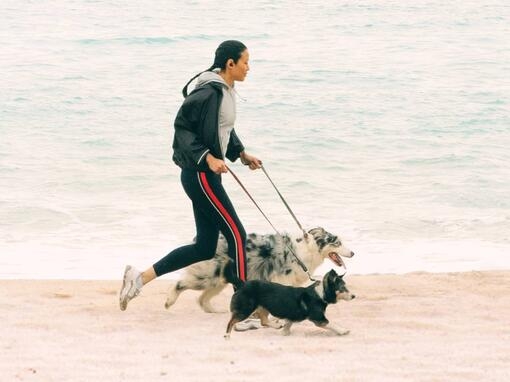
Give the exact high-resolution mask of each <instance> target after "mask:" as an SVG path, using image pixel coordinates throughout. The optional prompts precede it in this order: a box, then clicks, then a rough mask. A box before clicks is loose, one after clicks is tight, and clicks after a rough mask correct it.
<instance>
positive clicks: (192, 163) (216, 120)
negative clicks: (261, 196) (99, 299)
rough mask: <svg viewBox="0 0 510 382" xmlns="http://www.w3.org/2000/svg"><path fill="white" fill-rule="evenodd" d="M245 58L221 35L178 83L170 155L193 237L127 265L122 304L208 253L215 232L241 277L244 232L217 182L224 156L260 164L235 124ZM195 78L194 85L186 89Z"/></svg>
mask: <svg viewBox="0 0 510 382" xmlns="http://www.w3.org/2000/svg"><path fill="white" fill-rule="evenodd" d="M248 61H249V53H248V49H247V48H246V46H245V45H244V44H243V43H242V42H240V41H236V40H228V41H224V42H222V43H221V44H220V45H219V46H218V48H217V49H216V53H215V58H214V63H213V65H212V66H211V67H210V68H209V69H207V70H206V71H204V72H201V73H199V74H197V75H196V76H194V77H193V78H191V79H190V80H189V81H188V83H187V84H186V85H185V86H184V88H183V89H182V94H183V96H184V97H185V100H184V102H183V104H182V106H181V107H180V109H179V111H178V112H177V116H176V118H175V122H174V127H175V135H174V141H173V150H174V153H173V160H174V162H175V163H176V164H177V165H178V166H179V167H180V168H181V183H182V186H183V188H184V191H185V192H186V194H187V195H188V197H189V198H190V199H191V202H192V204H193V214H194V217H195V225H196V231H197V233H196V241H195V242H194V243H193V244H190V245H185V246H182V247H179V248H176V249H174V250H173V251H171V252H170V253H169V254H168V255H166V256H165V257H163V258H162V259H160V260H159V261H158V262H156V263H155V264H154V265H152V266H151V267H149V268H148V269H147V270H145V271H144V272H140V271H138V270H136V269H135V268H134V267H132V266H130V265H128V266H126V269H125V272H124V279H123V284H122V288H121V290H120V295H119V304H120V309H121V310H126V308H127V304H128V302H129V301H130V300H131V299H133V298H134V297H136V296H138V295H139V294H140V291H141V289H142V287H143V286H144V285H145V284H147V283H148V282H150V281H152V280H154V279H155V278H157V277H159V276H161V275H164V274H166V273H169V272H173V271H176V270H178V269H181V268H184V267H187V266H188V265H191V264H193V263H196V262H199V261H203V260H208V259H211V258H212V257H213V256H214V254H215V252H216V246H217V243H218V237H219V233H220V232H221V233H222V234H223V235H224V236H225V238H226V239H227V242H228V254H229V256H230V258H231V259H233V260H234V261H235V264H236V270H237V276H238V277H239V278H240V279H241V280H243V281H244V280H246V274H247V271H246V256H245V253H246V252H245V244H246V232H245V230H244V228H243V225H242V224H241V222H240V220H239V218H238V216H237V213H236V211H235V209H234V206H233V205H232V203H231V201H230V199H229V197H228V195H227V193H226V192H225V189H224V188H223V186H222V184H221V174H222V173H226V172H227V171H228V169H227V166H226V164H225V158H226V159H229V160H230V161H232V162H234V161H236V160H237V159H238V158H240V159H241V162H242V163H243V164H245V165H247V166H249V167H250V169H252V170H255V169H258V168H260V167H261V165H262V162H261V161H260V160H259V159H258V158H256V157H254V156H252V155H249V154H248V153H247V152H246V151H245V150H244V146H243V144H242V143H241V141H240V140H239V138H238V136H237V134H236V132H235V130H234V123H235V119H236V99H235V90H234V84H235V82H236V81H244V79H245V78H246V74H247V73H248V70H249V69H250V66H249V64H248ZM194 79H197V84H196V87H195V89H194V90H193V91H192V92H191V93H190V94H189V95H188V86H189V84H190V83H191V82H192V81H193V80H194Z"/></svg>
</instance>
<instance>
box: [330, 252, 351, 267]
mask: <svg viewBox="0 0 510 382" xmlns="http://www.w3.org/2000/svg"><path fill="white" fill-rule="evenodd" d="M329 258H330V259H331V261H332V262H334V263H335V264H336V265H338V266H339V267H344V268H345V269H347V267H346V266H345V263H344V261H343V260H342V258H341V257H340V256H338V254H337V253H335V252H331V253H330V254H329Z"/></svg>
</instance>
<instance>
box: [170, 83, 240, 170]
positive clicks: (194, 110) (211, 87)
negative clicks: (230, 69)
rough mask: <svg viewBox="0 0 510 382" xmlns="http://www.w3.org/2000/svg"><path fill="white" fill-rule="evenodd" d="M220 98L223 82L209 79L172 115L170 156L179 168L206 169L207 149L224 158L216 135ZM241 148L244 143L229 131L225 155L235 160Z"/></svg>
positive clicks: (234, 133) (221, 96)
mask: <svg viewBox="0 0 510 382" xmlns="http://www.w3.org/2000/svg"><path fill="white" fill-rule="evenodd" d="M222 98H223V91H222V85H221V84H219V83H216V82H211V83H208V84H205V85H204V86H201V87H199V88H197V89H195V90H193V91H192V92H191V93H190V94H189V95H188V96H187V97H186V99H185V100H184V102H183V104H182V106H181V107H180V109H179V111H178V112H177V116H176V117H175V122H174V127H175V134H174V142H173V145H172V147H173V149H174V153H173V158H172V159H173V160H174V162H175V163H176V164H177V165H178V166H179V167H181V168H183V169H195V170H198V171H205V170H208V169H209V167H208V166H207V162H206V160H205V157H206V156H207V153H208V152H210V153H211V154H212V155H213V156H215V157H216V158H219V159H224V158H223V155H222V152H221V146H220V140H219V134H218V129H219V111H220V105H221V100H222ZM243 150H244V146H243V144H242V143H241V141H240V140H239V138H238V137H237V135H236V132H235V130H232V132H231V134H230V140H229V142H228V147H227V152H226V157H227V158H228V159H230V160H231V161H232V162H234V161H235V160H236V159H237V158H239V154H240V153H241V152H242V151H243Z"/></svg>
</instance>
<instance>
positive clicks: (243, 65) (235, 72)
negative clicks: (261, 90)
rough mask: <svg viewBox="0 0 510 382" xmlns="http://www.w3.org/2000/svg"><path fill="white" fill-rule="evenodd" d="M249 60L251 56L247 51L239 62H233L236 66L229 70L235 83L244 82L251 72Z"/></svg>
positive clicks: (246, 50)
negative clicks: (249, 71)
mask: <svg viewBox="0 0 510 382" xmlns="http://www.w3.org/2000/svg"><path fill="white" fill-rule="evenodd" d="M249 59H250V54H249V53H248V49H245V50H244V52H243V53H242V54H241V57H240V58H239V60H237V63H234V62H233V60H232V63H233V64H234V65H233V66H231V67H230V68H229V69H230V73H231V75H232V78H233V79H234V81H244V79H245V78H246V74H248V70H250V65H249V64H248V60H249Z"/></svg>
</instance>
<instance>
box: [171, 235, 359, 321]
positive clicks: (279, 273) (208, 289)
mask: <svg viewBox="0 0 510 382" xmlns="http://www.w3.org/2000/svg"><path fill="white" fill-rule="evenodd" d="M307 236H308V237H307V238H303V236H302V235H301V236H298V237H291V236H289V235H287V234H283V235H276V234H270V235H258V234H254V233H252V234H250V235H248V237H247V240H246V260H247V269H248V277H247V279H248V280H266V281H273V282H277V283H280V284H284V285H293V286H300V285H303V284H304V283H305V282H306V281H308V276H307V274H306V273H305V272H304V271H303V270H302V269H301V267H300V266H299V264H298V263H297V261H296V259H295V258H294V256H293V255H292V253H291V252H290V251H289V249H288V248H289V247H290V248H291V249H292V251H293V252H294V253H295V254H296V255H297V256H298V257H299V258H300V259H301V261H302V262H303V263H304V264H305V265H306V267H307V268H308V270H309V273H310V274H313V272H314V271H315V270H316V269H317V267H319V266H320V265H321V264H322V263H323V262H324V259H326V258H328V259H330V260H331V261H333V263H335V264H336V265H338V266H345V264H344V262H343V260H342V259H341V256H342V257H352V256H353V255H354V253H353V252H352V251H351V250H350V249H349V248H347V247H345V246H344V245H343V244H342V242H341V240H340V238H339V237H338V236H337V235H334V234H332V233H329V232H327V231H326V230H325V229H324V228H320V227H318V228H313V229H311V230H309V231H308V235H307ZM229 261H230V258H229V257H228V255H227V241H226V239H225V238H224V237H223V236H220V240H219V242H218V247H217V249H216V255H215V256H214V257H213V258H212V259H211V260H206V261H201V262H199V263H196V264H193V265H190V266H188V267H186V268H185V271H184V274H183V276H182V277H181V279H179V280H176V281H171V285H170V287H169V289H168V295H167V300H166V303H165V307H166V308H167V309H168V308H170V307H171V306H172V305H173V304H174V303H175V302H176V301H177V298H178V297H179V295H180V294H181V293H182V292H183V291H185V290H187V289H192V290H201V291H203V292H202V294H201V295H200V297H199V299H198V302H199V304H200V306H201V307H202V309H203V310H204V311H206V312H209V313H212V312H216V311H217V310H215V309H214V308H213V307H212V305H211V298H213V297H214V296H216V295H217V294H219V293H220V292H221V291H222V290H223V289H224V288H225V286H226V285H227V282H226V280H225V278H224V275H223V272H224V269H225V267H226V265H227V263H228V262H229Z"/></svg>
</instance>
